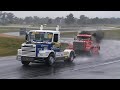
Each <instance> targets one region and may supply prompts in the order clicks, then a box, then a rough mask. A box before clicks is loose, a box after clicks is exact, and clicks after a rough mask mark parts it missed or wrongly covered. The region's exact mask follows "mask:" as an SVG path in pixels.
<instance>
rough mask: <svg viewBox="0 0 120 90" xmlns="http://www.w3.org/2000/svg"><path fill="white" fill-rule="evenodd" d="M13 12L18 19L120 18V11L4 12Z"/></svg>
mask: <svg viewBox="0 0 120 90" xmlns="http://www.w3.org/2000/svg"><path fill="white" fill-rule="evenodd" d="M3 12H12V13H14V15H16V16H17V17H21V18H24V17H26V16H38V17H51V18H56V17H66V15H68V14H70V13H72V14H73V15H74V17H76V18H79V17H80V15H85V16H87V17H90V18H94V17H100V18H110V17H116V18H120V11H3Z"/></svg>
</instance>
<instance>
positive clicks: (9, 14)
mask: <svg viewBox="0 0 120 90" xmlns="http://www.w3.org/2000/svg"><path fill="white" fill-rule="evenodd" d="M6 15H7V17H6V18H7V21H8V22H9V23H13V21H14V17H15V16H14V14H13V13H7V14H6Z"/></svg>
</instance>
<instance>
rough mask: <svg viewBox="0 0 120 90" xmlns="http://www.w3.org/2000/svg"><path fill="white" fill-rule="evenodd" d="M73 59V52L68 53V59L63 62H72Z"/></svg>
mask: <svg viewBox="0 0 120 90" xmlns="http://www.w3.org/2000/svg"><path fill="white" fill-rule="evenodd" d="M74 58H75V55H74V53H73V52H71V53H70V57H69V58H68V59H66V60H64V61H65V62H73V61H74Z"/></svg>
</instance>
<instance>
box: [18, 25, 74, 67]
mask: <svg viewBox="0 0 120 90" xmlns="http://www.w3.org/2000/svg"><path fill="white" fill-rule="evenodd" d="M61 46H62V45H61V42H60V31H59V26H58V27H57V28H56V31H54V30H43V26H42V25H41V28H40V30H30V31H29V32H27V33H26V42H25V43H23V44H22V45H21V49H18V54H17V60H20V61H21V63H22V64H23V65H25V66H26V65H29V63H30V62H33V63H34V62H35V63H39V62H44V63H45V64H47V65H49V66H51V65H53V64H54V62H55V61H58V60H64V61H68V62H72V61H73V60H74V58H75V52H74V50H72V49H65V50H61Z"/></svg>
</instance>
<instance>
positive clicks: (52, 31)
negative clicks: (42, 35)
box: [29, 30, 60, 34]
mask: <svg viewBox="0 0 120 90" xmlns="http://www.w3.org/2000/svg"><path fill="white" fill-rule="evenodd" d="M29 32H51V33H56V34H58V33H60V31H54V30H30V31H29Z"/></svg>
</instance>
